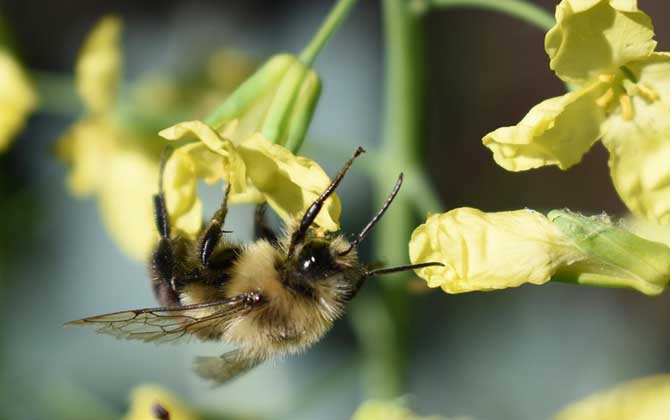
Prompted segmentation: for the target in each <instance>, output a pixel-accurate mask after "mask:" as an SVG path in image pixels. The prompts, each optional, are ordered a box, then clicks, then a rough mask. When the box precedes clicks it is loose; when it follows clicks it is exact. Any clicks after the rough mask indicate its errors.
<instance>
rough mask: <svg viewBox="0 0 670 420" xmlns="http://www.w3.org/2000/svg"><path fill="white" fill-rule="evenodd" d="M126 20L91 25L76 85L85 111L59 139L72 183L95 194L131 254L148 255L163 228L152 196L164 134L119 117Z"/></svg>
mask: <svg viewBox="0 0 670 420" xmlns="http://www.w3.org/2000/svg"><path fill="white" fill-rule="evenodd" d="M120 36H121V22H120V20H119V19H118V18H115V17H105V18H103V19H102V20H101V21H100V22H99V23H98V24H97V26H96V27H95V28H94V29H93V30H92V31H91V34H90V35H89V37H88V39H87V40H86V42H85V43H84V47H83V49H82V51H81V53H80V56H79V59H78V61H77V66H76V68H77V71H76V76H77V89H78V92H79V95H80V96H81V98H82V100H83V102H84V104H85V105H86V109H87V113H86V115H85V116H84V117H83V118H82V119H81V120H80V121H78V122H77V123H75V124H74V125H73V126H72V127H71V128H70V129H69V130H68V131H67V132H66V133H65V134H64V135H63V136H62V137H61V138H60V139H59V141H58V144H57V146H56V151H57V154H58V156H59V157H60V158H61V159H63V160H64V161H65V162H66V163H67V164H68V166H69V168H70V173H69V176H68V187H69V189H70V190H71V191H72V193H73V194H75V195H77V196H91V195H93V196H96V198H97V199H98V200H97V203H98V207H99V209H100V212H101V214H102V218H103V220H104V222H105V226H106V227H107V230H108V231H109V233H110V234H111V235H112V237H113V238H114V239H115V240H116V241H117V242H118V243H119V245H120V246H121V248H122V249H123V250H124V251H125V252H127V253H128V254H129V255H130V256H131V257H133V258H135V259H138V260H144V259H145V258H146V257H147V256H148V255H149V253H150V252H151V249H152V248H153V246H154V244H155V241H156V240H157V238H158V234H157V233H156V232H155V229H154V228H153V226H154V221H153V205H152V202H151V196H152V194H154V193H155V192H156V190H157V187H158V168H159V164H158V161H159V156H160V150H161V146H160V139H159V138H157V137H155V138H153V137H152V136H150V135H142V134H139V133H135V132H133V131H132V130H127V129H125V128H123V127H122V126H121V125H120V124H118V122H117V115H116V105H117V104H116V95H117V91H118V85H119V83H120V75H121V63H122V58H121V49H120V45H119V44H120Z"/></svg>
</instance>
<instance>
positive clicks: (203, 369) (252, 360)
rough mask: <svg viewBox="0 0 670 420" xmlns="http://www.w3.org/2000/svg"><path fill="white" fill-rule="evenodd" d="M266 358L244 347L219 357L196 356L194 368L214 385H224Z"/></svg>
mask: <svg viewBox="0 0 670 420" xmlns="http://www.w3.org/2000/svg"><path fill="white" fill-rule="evenodd" d="M264 361H265V358H263V357H259V356H257V355H256V356H254V355H251V354H249V353H247V352H245V351H244V350H242V349H237V350H233V351H229V352H228V353H224V354H222V355H221V356H218V357H196V359H195V361H194V363H193V370H195V372H196V373H197V374H198V375H199V376H200V377H201V378H203V379H209V380H211V381H212V382H214V385H222V384H224V383H225V382H227V381H229V380H231V379H234V378H236V377H238V376H240V375H242V374H244V373H246V372H247V371H249V370H250V369H253V368H255V367H256V366H258V365H259V364H261V363H263V362H264Z"/></svg>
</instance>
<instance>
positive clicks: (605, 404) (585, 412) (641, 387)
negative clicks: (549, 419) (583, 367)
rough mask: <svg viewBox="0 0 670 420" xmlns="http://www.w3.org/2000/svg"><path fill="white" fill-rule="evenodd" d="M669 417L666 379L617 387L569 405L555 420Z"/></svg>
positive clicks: (669, 395) (669, 377)
mask: <svg viewBox="0 0 670 420" xmlns="http://www.w3.org/2000/svg"><path fill="white" fill-rule="evenodd" d="M668 415H670V375H669V374H662V375H656V376H648V377H645V378H641V379H636V380H634V381H630V382H626V383H624V384H621V385H617V386H615V387H613V388H610V389H608V390H605V391H602V392H599V393H597V394H594V395H591V396H590V397H588V398H586V399H584V400H582V401H578V402H576V403H573V404H571V405H569V406H568V407H567V408H565V409H563V410H562V411H561V412H560V413H559V414H558V415H557V416H556V417H555V420H629V419H635V420H660V419H667V418H668Z"/></svg>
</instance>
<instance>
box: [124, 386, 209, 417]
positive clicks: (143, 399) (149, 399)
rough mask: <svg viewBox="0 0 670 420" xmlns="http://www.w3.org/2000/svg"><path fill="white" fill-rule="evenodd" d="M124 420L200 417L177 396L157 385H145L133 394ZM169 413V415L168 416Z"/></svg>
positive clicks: (136, 389)
mask: <svg viewBox="0 0 670 420" xmlns="http://www.w3.org/2000/svg"><path fill="white" fill-rule="evenodd" d="M130 398H131V402H130V409H129V410H128V414H126V416H125V417H124V420H168V419H169V420H196V419H197V418H198V416H197V415H196V414H195V412H193V411H192V410H191V409H190V408H188V407H187V406H186V405H184V404H183V403H182V402H181V401H179V400H178V399H177V397H176V396H175V395H173V394H172V393H171V392H168V391H167V390H165V389H163V388H161V387H159V386H156V385H143V386H139V387H137V388H135V389H134V390H133V391H132V393H131V397H130ZM166 413H167V414H166Z"/></svg>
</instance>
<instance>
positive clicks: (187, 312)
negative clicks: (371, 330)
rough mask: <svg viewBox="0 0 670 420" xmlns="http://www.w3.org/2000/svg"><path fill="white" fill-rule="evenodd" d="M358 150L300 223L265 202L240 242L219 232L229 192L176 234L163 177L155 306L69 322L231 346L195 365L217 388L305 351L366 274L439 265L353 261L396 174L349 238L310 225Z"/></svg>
mask: <svg viewBox="0 0 670 420" xmlns="http://www.w3.org/2000/svg"><path fill="white" fill-rule="evenodd" d="M362 153H364V150H363V148H360V147H359V148H358V149H357V150H356V152H355V153H354V155H353V156H352V158H351V159H349V161H347V163H346V164H345V165H344V167H343V168H342V169H341V170H340V172H339V173H338V174H337V176H336V177H335V178H334V179H333V181H332V182H331V184H330V185H329V186H328V188H326V190H325V191H324V192H323V193H322V194H321V195H320V196H319V198H318V199H317V200H316V201H314V203H312V205H311V206H310V207H309V208H308V209H307V211H306V212H305V214H304V215H303V217H302V219H301V220H299V221H296V222H294V223H289V225H288V226H287V227H286V232H285V233H284V235H282V237H281V238H277V237H276V236H275V235H274V234H273V232H272V231H271V230H270V229H269V228H268V227H267V225H266V224H265V222H264V217H263V216H264V215H263V207H257V209H256V214H255V231H256V236H257V237H258V239H257V240H256V241H255V242H253V243H250V244H246V245H241V244H237V243H233V242H231V241H229V240H227V239H226V238H225V233H226V231H224V230H223V227H224V221H225V218H226V213H227V209H228V207H227V197H228V193H227V192H226V194H225V196H224V200H223V203H222V205H221V207H220V208H219V210H218V211H216V213H215V214H214V216H213V217H212V219H211V220H210V221H209V222H208V223H207V224H206V225H205V226H203V229H202V231H201V232H200V234H199V235H198V238H197V239H195V240H191V239H187V238H183V237H180V236H174V237H173V236H172V232H171V228H170V223H169V219H168V214H167V210H166V206H165V196H164V192H163V189H162V181H160V182H159V193H158V194H157V195H155V196H154V208H155V213H156V226H157V229H158V232H159V233H160V241H159V242H158V246H157V247H156V249H155V251H154V252H153V254H152V256H151V261H150V272H151V284H152V287H153V290H154V293H155V295H156V298H157V299H158V301H159V303H160V305H161V307H157V308H145V309H135V310H129V311H121V312H114V313H109V314H103V315H97V316H92V317H88V318H83V319H80V320H77V321H72V322H70V323H68V324H66V325H86V324H94V325H96V326H97V327H98V328H97V332H100V333H105V334H111V335H113V336H115V337H117V338H123V339H131V340H141V341H145V342H155V343H165V342H177V341H179V340H182V339H188V338H192V337H194V338H196V339H199V340H203V341H212V340H215V341H223V342H226V343H229V344H232V345H233V346H234V347H235V348H236V349H235V350H232V351H229V352H227V353H224V354H223V355H221V356H219V357H198V358H196V360H195V363H194V368H195V371H196V372H197V373H198V374H199V375H200V376H202V377H203V378H206V379H209V380H212V381H214V382H216V383H220V384H221V383H224V382H226V381H228V380H230V379H231V378H234V377H236V376H237V375H239V374H241V373H243V372H245V371H247V370H249V369H251V368H253V367H255V366H257V365H258V364H260V363H262V362H264V361H266V360H268V359H271V358H273V357H276V356H282V355H287V354H294V353H299V352H302V351H304V350H306V349H307V348H308V347H310V346H311V345H313V344H314V343H316V342H317V341H318V340H319V339H321V337H323V335H324V334H325V333H326V332H327V331H328V330H329V329H330V328H331V327H332V325H333V323H334V321H335V320H336V319H338V318H340V317H341V316H342V315H343V314H344V312H345V307H346V304H347V303H348V302H349V301H350V300H351V299H352V298H354V296H356V294H357V293H358V291H359V290H360V288H361V286H362V285H363V283H364V282H365V280H366V279H367V278H369V277H372V276H377V275H383V274H389V273H396V272H401V271H407V270H413V269H416V268H421V267H426V266H430V265H440V263H423V264H415V265H404V266H399V267H393V268H382V269H373V268H371V267H370V266H368V265H365V264H363V263H361V262H360V261H359V259H358V253H357V247H358V245H359V244H360V243H361V241H362V240H363V239H364V238H365V237H366V235H367V234H368V233H369V231H370V230H371V228H372V227H373V226H374V225H375V223H377V221H378V220H379V219H380V218H381V217H382V216H383V214H384V212H385V211H386V210H387V209H388V207H389V206H390V204H391V203H392V201H393V199H394V198H395V196H396V194H397V193H398V191H399V190H400V186H401V185H402V181H403V175H402V173H401V174H400V176H399V177H398V179H397V181H396V183H395V186H394V187H393V190H392V192H391V194H390V195H389V196H388V198H387V200H386V202H385V203H384V205H383V206H382V208H381V209H380V210H379V211H378V213H377V214H376V215H375V216H374V217H373V218H372V220H370V222H369V223H368V224H367V225H366V226H365V227H364V228H363V230H362V231H361V232H360V233H359V234H358V235H356V236H355V237H354V238H353V239H352V240H348V239H347V238H345V236H344V235H342V234H340V233H335V234H324V233H322V232H321V231H320V230H318V229H316V228H314V227H313V226H312V224H313V222H314V219H315V218H316V216H317V215H318V213H319V211H320V210H321V208H322V206H323V204H324V202H325V201H326V200H327V199H328V197H329V196H331V195H332V194H333V192H334V191H335V189H336V188H337V186H338V185H339V184H340V182H341V181H342V179H343V178H344V176H345V174H346V173H347V171H348V170H349V168H350V167H351V165H352V163H353V162H354V160H355V159H356V158H357V157H358V156H359V155H361V154H362ZM165 160H166V159H164V161H165ZM164 167H165V165H164V164H163V165H162V167H161V176H160V178H161V179H162V174H163V171H164Z"/></svg>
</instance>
